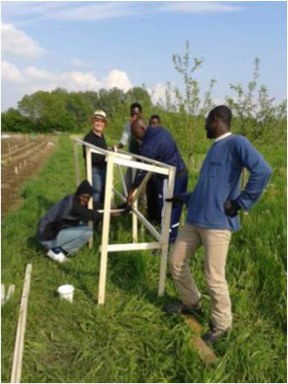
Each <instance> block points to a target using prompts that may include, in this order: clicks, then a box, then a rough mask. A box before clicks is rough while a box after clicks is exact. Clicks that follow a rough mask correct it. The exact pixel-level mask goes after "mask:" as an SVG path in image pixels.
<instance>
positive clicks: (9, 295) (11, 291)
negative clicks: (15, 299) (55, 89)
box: [5, 284, 15, 303]
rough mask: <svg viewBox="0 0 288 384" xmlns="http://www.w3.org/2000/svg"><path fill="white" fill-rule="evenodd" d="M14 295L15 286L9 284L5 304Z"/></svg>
mask: <svg viewBox="0 0 288 384" xmlns="http://www.w3.org/2000/svg"><path fill="white" fill-rule="evenodd" d="M14 293H15V285H14V284H11V285H9V288H8V291H7V295H6V299H5V302H6V303H7V301H8V300H10V299H11V297H12V296H13V295H14Z"/></svg>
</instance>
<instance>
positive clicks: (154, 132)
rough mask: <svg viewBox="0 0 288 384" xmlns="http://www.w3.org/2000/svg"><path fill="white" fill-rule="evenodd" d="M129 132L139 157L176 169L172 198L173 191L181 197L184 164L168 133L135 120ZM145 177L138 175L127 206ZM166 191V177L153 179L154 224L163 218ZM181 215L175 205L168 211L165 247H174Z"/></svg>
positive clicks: (186, 180) (185, 177) (185, 186)
mask: <svg viewBox="0 0 288 384" xmlns="http://www.w3.org/2000/svg"><path fill="white" fill-rule="evenodd" d="M131 132H132V134H133V135H134V137H135V138H136V139H137V140H138V141H139V142H141V146H140V154H141V155H142V156H145V157H148V158H149V159H153V160H157V161H160V162H162V163H165V164H169V165H173V166H174V167H176V178H175V186H174V194H176V191H178V192H179V191H182V192H180V193H185V192H186V190H187V184H188V172H187V168H186V165H185V163H184V161H183V160H182V157H181V155H180V152H179V150H178V148H177V145H176V143H175V141H174V139H173V137H172V136H171V135H170V133H169V132H168V131H167V130H166V129H165V128H162V127H158V128H152V127H147V126H146V125H145V123H144V121H143V120H141V119H137V120H135V121H134V122H133V123H132V124H131ZM144 176H145V172H143V171H138V173H137V174H136V178H135V181H134V183H133V186H132V188H131V189H130V191H129V194H128V198H127V201H128V204H130V205H131V204H132V202H133V192H134V190H135V189H136V188H137V187H138V186H139V185H140V183H141V181H142V180H143V178H144ZM166 188H167V177H165V176H164V177H163V176H162V175H157V189H158V198H157V202H158V222H161V221H162V220H161V219H163V215H164V209H163V208H164V201H165V197H166V196H165V195H166ZM181 212H182V204H179V205H177V206H176V205H175V206H174V207H173V208H172V214H171V223H170V238H169V243H170V244H171V243H174V241H175V239H176V236H177V232H178V227H179V221H180V216H181Z"/></svg>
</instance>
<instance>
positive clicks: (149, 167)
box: [115, 158, 169, 175]
mask: <svg viewBox="0 0 288 384" xmlns="http://www.w3.org/2000/svg"><path fill="white" fill-rule="evenodd" d="M115 163H116V164H120V165H123V166H125V167H130V168H135V169H140V170H143V171H151V172H154V173H159V174H160V175H168V172H169V170H168V169H167V168H162V166H158V165H153V164H146V163H140V162H139V161H135V160H126V159H121V158H116V159H115Z"/></svg>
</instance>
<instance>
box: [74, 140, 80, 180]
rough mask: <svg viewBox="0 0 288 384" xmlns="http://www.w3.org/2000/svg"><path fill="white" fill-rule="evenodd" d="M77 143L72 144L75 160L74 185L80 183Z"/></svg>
mask: <svg viewBox="0 0 288 384" xmlns="http://www.w3.org/2000/svg"><path fill="white" fill-rule="evenodd" d="M78 145H79V144H78V143H75V144H74V160H75V174H76V185H77V187H78V185H79V184H80V167H79V158H78Z"/></svg>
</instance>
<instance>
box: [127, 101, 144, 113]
mask: <svg viewBox="0 0 288 384" xmlns="http://www.w3.org/2000/svg"><path fill="white" fill-rule="evenodd" d="M134 108H138V109H139V111H140V112H142V106H141V104H139V103H133V104H131V105H130V109H134Z"/></svg>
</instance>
